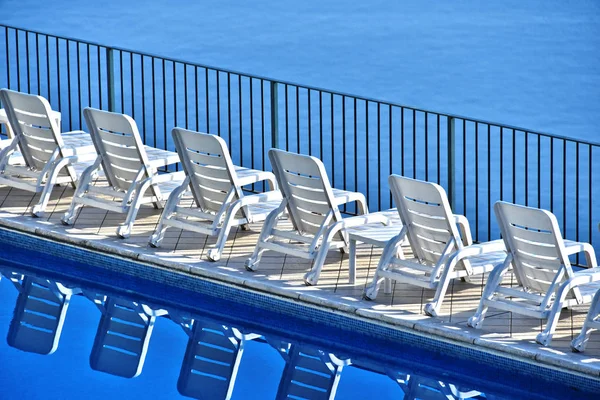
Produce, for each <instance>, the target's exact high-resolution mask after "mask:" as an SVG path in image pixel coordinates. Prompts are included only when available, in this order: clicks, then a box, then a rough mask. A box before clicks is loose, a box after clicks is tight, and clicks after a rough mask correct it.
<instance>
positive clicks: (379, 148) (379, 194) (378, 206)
mask: <svg viewBox="0 0 600 400" xmlns="http://www.w3.org/2000/svg"><path fill="white" fill-rule="evenodd" d="M367 158H368V155H367ZM377 184H378V187H379V191H378V192H377V210H378V211H380V210H381V103H380V102H377Z"/></svg>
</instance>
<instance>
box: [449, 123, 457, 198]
mask: <svg viewBox="0 0 600 400" xmlns="http://www.w3.org/2000/svg"><path fill="white" fill-rule="evenodd" d="M455 148H456V132H455V119H454V117H448V201H449V202H450V206H451V207H452V209H453V210H455V209H456V179H455V170H456V151H455Z"/></svg>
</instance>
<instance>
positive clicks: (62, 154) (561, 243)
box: [0, 89, 600, 351]
mask: <svg viewBox="0 0 600 400" xmlns="http://www.w3.org/2000/svg"><path fill="white" fill-rule="evenodd" d="M0 100H1V101H2V104H3V105H4V106H5V107H6V111H7V116H8V120H9V122H10V124H11V127H12V131H13V133H14V135H15V137H14V139H13V141H12V142H11V144H10V145H9V146H7V147H5V148H4V149H3V150H2V151H0V184H5V185H10V186H13V187H17V188H20V189H24V190H30V191H33V192H42V196H41V199H40V201H39V202H38V204H37V205H36V206H35V207H34V208H33V214H34V215H38V216H39V215H41V214H42V213H43V212H44V208H45V207H46V205H47V202H48V198H49V196H50V193H51V191H52V188H53V187H54V185H55V184H58V183H69V184H72V185H74V186H77V189H76V191H75V194H74V197H73V200H72V202H71V205H70V207H69V209H68V211H67V212H66V214H65V215H64V216H63V218H62V222H63V223H65V224H67V225H70V224H72V223H74V222H75V219H76V217H77V213H78V211H79V210H80V208H81V207H82V206H84V205H85V206H92V207H98V208H102V209H105V210H109V211H114V212H119V213H124V214H126V218H125V222H124V223H123V224H122V225H120V226H119V228H118V230H117V234H118V235H119V236H120V237H123V238H126V237H128V236H129V235H130V233H131V229H132V226H133V224H134V222H135V218H136V215H137V212H138V211H139V208H140V206H141V205H142V204H152V205H153V206H154V207H155V208H161V207H163V204H165V201H166V205H165V208H164V210H163V211H162V214H161V217H160V220H159V223H158V226H157V228H156V230H155V232H154V233H153V234H152V236H151V237H150V238H149V244H150V245H151V246H154V247H157V246H159V245H160V242H161V240H162V238H163V236H164V233H165V230H166V229H168V227H171V226H172V227H177V228H180V229H186V230H192V231H196V232H201V233H205V234H207V235H211V236H217V237H218V239H217V244H216V246H215V247H214V248H213V249H211V251H210V252H209V254H208V257H209V259H210V260H212V261H216V260H219V259H220V256H221V252H222V250H223V247H224V245H225V241H226V240H227V236H228V234H229V231H230V229H231V228H232V227H235V226H241V227H242V229H245V228H247V227H248V224H250V223H256V222H263V221H264V222H263V226H262V230H261V233H260V235H259V238H258V243H257V245H256V247H255V249H254V252H253V254H252V255H251V257H250V258H249V259H248V260H247V262H246V268H247V269H248V270H250V271H254V270H256V269H258V268H259V264H260V260H261V255H262V254H263V253H264V252H265V251H267V250H270V251H276V252H279V253H284V254H289V255H293V256H297V257H302V258H305V259H308V260H311V261H312V268H311V270H310V271H309V272H308V273H307V274H306V275H305V282H306V284H309V285H316V284H317V283H318V279H319V275H320V272H321V269H322V267H323V264H324V261H325V257H326V255H327V252H328V251H329V250H330V249H343V250H347V251H349V252H350V256H351V261H350V273H349V280H350V283H354V279H355V271H354V269H355V257H356V243H357V242H365V243H370V244H372V245H377V246H383V247H384V249H383V253H382V256H381V258H380V260H379V264H378V266H377V270H376V272H375V276H374V277H373V281H372V283H371V284H370V285H369V286H368V287H367V288H366V290H365V294H364V297H365V298H366V299H375V298H376V296H377V293H378V291H379V287H380V285H381V283H384V289H385V291H386V292H389V291H390V290H391V281H392V280H395V281H398V282H404V283H409V284H411V285H416V286H420V287H424V288H429V289H434V290H435V291H436V292H435V296H434V299H433V301H432V302H431V303H429V304H427V305H426V306H425V309H424V311H425V313H426V314H428V315H432V316H435V315H437V314H438V313H439V311H440V308H441V306H442V303H443V300H444V296H445V293H446V291H447V289H448V286H449V284H450V282H451V281H452V280H453V279H458V278H460V279H464V280H469V279H470V278H471V277H473V276H476V275H482V274H486V273H490V275H489V278H488V280H487V284H486V287H485V289H484V292H483V295H482V298H481V301H480V304H479V307H478V309H477V311H476V313H475V315H474V316H473V317H472V318H471V319H469V322H468V324H469V326H472V327H475V328H478V327H480V326H481V324H482V323H483V320H484V318H485V316H486V311H487V310H488V308H496V309H500V310H504V311H511V312H514V313H519V314H523V315H527V316H531V317H535V318H541V319H547V320H548V323H547V324H546V327H545V329H544V330H543V331H542V332H541V333H540V334H539V335H538V336H537V339H536V340H537V341H538V342H539V343H540V344H544V345H548V344H550V341H551V338H552V333H553V332H554V329H555V327H556V325H557V322H558V318H559V315H560V312H561V310H562V309H563V308H565V307H572V306H575V305H582V304H588V303H590V302H591V301H592V298H593V296H594V293H596V292H597V290H598V289H599V288H600V284H598V281H600V269H598V268H597V261H596V256H595V253H594V249H593V247H592V246H591V245H590V244H587V243H578V242H573V241H569V240H563V238H562V235H561V232H560V228H559V226H558V222H557V220H556V218H555V217H554V215H553V214H552V213H550V212H548V211H545V210H540V209H535V208H531V207H524V206H520V205H515V204H510V203H506V202H503V201H499V202H497V203H496V204H495V207H494V211H495V214H496V218H497V220H498V223H499V226H500V230H501V233H502V238H503V239H502V240H495V241H491V242H486V243H479V244H473V241H472V238H471V232H470V227H469V223H468V220H467V219H466V218H465V217H464V216H457V215H454V214H453V213H452V210H451V208H450V204H449V202H448V198H447V196H446V192H445V191H444V189H443V188H442V187H441V186H439V185H437V184H435V183H431V182H424V181H419V180H415V179H410V178H406V177H402V176H398V175H391V176H390V177H389V183H390V190H391V192H392V195H393V198H394V201H395V204H396V206H397V209H392V210H386V211H380V212H374V213H369V210H368V208H367V204H366V199H365V196H364V195H363V194H361V193H356V192H350V191H345V190H338V189H335V188H332V187H331V184H330V182H329V179H328V177H327V173H326V170H325V167H324V165H323V163H322V162H321V161H320V160H319V159H317V158H315V157H311V156H306V155H301V154H294V153H290V152H286V151H283V150H279V149H271V150H270V151H269V160H270V162H271V166H272V168H273V173H270V172H265V171H259V170H253V169H247V168H243V167H239V166H235V165H234V164H233V162H232V160H231V157H230V155H229V151H228V149H227V146H226V143H225V142H224V141H223V140H222V139H221V138H219V137H217V136H214V135H209V134H203V133H198V132H192V131H189V130H185V129H182V128H174V129H173V131H172V135H173V140H174V142H175V146H176V149H177V152H176V153H175V152H169V151H164V150H158V149H153V148H149V147H147V146H144V144H143V143H142V141H141V138H140V135H139V132H138V130H137V127H136V124H135V121H134V120H133V119H132V118H130V117H128V116H126V115H123V114H117V113H109V112H106V111H101V110H96V109H92V108H86V109H85V110H84V117H85V120H86V123H87V127H88V129H89V130H90V134H89V135H88V134H87V133H85V132H72V133H66V134H61V132H60V130H59V128H58V126H57V124H56V121H55V119H53V117H51V115H52V114H51V109H50V106H49V104H48V102H47V101H46V100H45V99H44V98H42V97H40V96H32V95H28V94H23V93H18V92H14V91H10V90H6V89H2V90H0ZM90 143H91V146H90ZM92 150H93V151H92ZM15 159H16V160H15ZM177 162H181V164H182V166H183V171H181V172H175V173H161V174H159V173H158V172H157V171H158V168H160V167H162V166H166V165H170V164H174V163H177ZM100 176H103V177H104V179H97V178H98V177H100ZM262 181H266V182H268V183H269V186H270V189H271V190H270V191H267V192H264V193H259V194H250V195H248V194H245V193H244V191H243V187H244V186H246V185H249V184H252V183H257V182H262ZM190 198H191V199H192V200H193V202H194V206H193V207H189V204H187V203H186V204H187V205H185V206H183V205H182V204H183V203H182V201H183V200H184V199H190ZM348 203H356V204H357V213H358V216H355V217H343V216H342V213H341V211H340V206H341V205H344V204H348ZM290 225H291V228H289V226H290ZM403 246H405V247H404V248H403ZM406 246H410V256H407V255H406V254H405V250H406V249H407V248H406ZM576 253H584V254H585V256H586V261H587V267H588V268H587V269H583V270H575V269H574V268H573V267H572V265H571V262H570V260H569V257H570V256H572V255H574V254H576ZM510 272H512V273H513V274H514V276H515V278H516V282H517V284H518V285H517V286H515V287H511V288H507V287H504V286H503V285H502V278H503V277H504V276H505V275H506V274H507V273H510ZM599 301H600V300H599V296H596V297H595V301H594V302H593V304H592V306H591V308H590V316H589V317H588V319H587V321H586V325H585V326H584V331H585V332H582V336H580V337H579V338H578V339H576V340H575V341H574V343H573V349H574V350H576V351H581V350H583V349H584V348H585V343H586V341H587V337H588V336H589V332H590V331H591V330H592V329H596V328H598V322H597V319H598V318H597V315H598V309H599V307H600V306H599V305H598V302H599Z"/></svg>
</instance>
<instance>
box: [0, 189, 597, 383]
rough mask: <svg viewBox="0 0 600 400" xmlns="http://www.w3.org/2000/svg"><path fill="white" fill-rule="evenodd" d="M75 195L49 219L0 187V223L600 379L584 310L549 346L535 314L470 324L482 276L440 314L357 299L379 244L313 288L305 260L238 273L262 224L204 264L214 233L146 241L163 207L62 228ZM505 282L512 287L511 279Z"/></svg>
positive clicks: (403, 292)
mask: <svg viewBox="0 0 600 400" xmlns="http://www.w3.org/2000/svg"><path fill="white" fill-rule="evenodd" d="M72 195H73V189H72V188H70V187H57V188H55V190H54V191H53V195H52V199H51V201H50V204H49V206H48V208H47V211H46V215H45V217H44V218H32V217H30V216H29V212H30V210H31V207H32V205H33V204H35V202H36V201H35V200H36V198H37V196H34V195H32V194H31V193H29V192H25V191H21V190H17V189H13V188H9V187H5V186H0V225H4V226H7V227H11V228H16V229H20V230H23V231H26V232H31V233H35V234H37V235H40V236H46V237H52V238H54V239H58V240H61V241H67V242H71V243H75V244H77V243H79V244H82V245H85V246H87V247H92V248H96V249H102V250H103V251H106V252H112V253H115V254H120V255H123V256H127V257H135V258H137V259H138V260H141V261H146V262H149V263H152V264H159V265H163V266H166V267H169V268H175V269H178V270H182V271H185V272H188V273H192V274H195V275H198V276H205V277H209V278H212V279H218V280H222V281H227V282H229V283H234V284H239V285H242V286H244V287H249V288H252V289H255V290H260V291H267V292H270V293H273V294H275V295H281V296H286V297H290V298H294V299H299V300H300V301H305V302H307V303H311V304H317V305H322V306H325V307H328V308H334V309H339V310H340V311H342V312H348V313H352V314H354V315H358V316H361V317H364V318H369V319H377V320H381V321H383V322H386V323H390V324H394V325H398V326H401V327H404V328H410V329H414V330H415V331H419V332H422V333H427V334H432V335H436V336H439V337H444V338H446V339H451V340H456V341H459V342H462V343H471V344H472V345H474V346H483V347H486V348H488V349H491V350H492V351H501V352H504V353H509V354H512V355H514V356H518V357H525V358H529V359H532V361H533V362H540V363H544V364H549V365H554V366H558V367H562V368H568V369H573V370H576V371H579V372H582V373H584V374H586V375H592V376H594V377H596V378H598V377H600V332H598V333H595V334H592V338H591V340H590V343H589V344H588V346H587V350H586V352H585V353H584V354H574V353H571V351H570V349H569V343H570V341H571V339H573V338H574V337H575V336H576V335H577V334H578V333H579V331H580V329H581V326H582V324H583V320H584V317H585V315H586V312H587V308H584V309H582V310H565V311H563V313H562V314H561V319H560V323H559V325H558V328H557V330H556V333H555V335H554V339H553V342H552V346H551V347H548V348H545V347H542V346H539V345H537V344H536V343H535V336H536V334H537V333H539V332H540V331H541V329H542V326H543V321H541V320H537V319H534V318H529V317H523V316H519V315H513V314H512V313H509V312H494V310H490V313H489V314H488V315H489V316H488V317H487V318H486V320H485V322H484V327H483V329H481V330H475V329H471V328H468V327H467V326H466V321H467V319H468V318H469V317H470V316H471V315H473V313H474V312H475V309H476V307H477V305H478V302H479V299H480V296H481V293H482V291H483V286H484V284H485V279H486V277H478V278H476V279H475V280H474V281H473V282H470V283H467V282H460V281H456V282H454V283H452V284H451V286H450V288H449V290H448V296H447V298H446V301H445V303H444V306H443V308H442V312H441V317H440V318H430V317H427V316H426V315H424V313H423V311H422V310H423V306H424V305H425V304H426V303H427V302H428V301H430V300H431V299H432V297H433V294H434V292H433V291H432V290H426V289H422V288H419V287H415V286H410V285H406V284H394V286H393V291H392V293H391V294H389V295H386V294H384V293H383V290H381V291H380V293H379V296H378V298H377V300H376V301H373V302H367V301H365V300H362V293H363V290H364V288H365V285H366V284H367V283H368V282H369V281H370V279H372V277H373V273H374V271H375V268H376V266H377V262H378V259H379V254H380V251H381V249H377V248H372V247H371V246H367V245H362V244H359V247H358V252H357V254H358V259H357V280H356V284H354V285H350V284H348V257H347V255H345V254H342V253H340V252H336V251H331V252H330V253H329V255H328V258H327V261H326V264H325V267H324V268H323V273H322V275H321V279H320V281H319V285H318V286H313V287H307V286H305V285H304V283H303V280H302V278H303V275H304V273H305V272H306V271H307V270H308V269H309V268H310V264H309V263H308V262H307V261H306V260H303V259H298V258H294V257H290V256H283V255H281V254H275V253H273V252H266V253H265V255H264V256H263V259H262V262H261V263H260V265H259V269H258V271H257V272H248V271H246V270H245V269H244V261H245V260H246V259H247V258H248V257H249V256H250V254H251V253H252V250H253V248H254V245H255V243H256V240H257V238H258V234H259V232H260V228H261V226H260V225H251V229H250V230H249V231H242V230H241V229H240V230H236V229H235V228H234V229H233V230H232V232H231V234H230V236H229V240H228V241H227V245H226V247H225V250H224V251H223V256H222V259H221V261H220V262H218V263H211V262H209V261H207V258H206V255H205V252H206V251H207V250H208V249H209V248H210V246H211V245H213V244H214V243H215V238H207V237H206V236H204V235H201V234H196V233H193V232H187V231H181V230H179V229H174V228H170V229H168V230H167V233H166V236H165V239H164V241H163V243H162V247H161V248H160V249H152V248H150V247H148V245H147V241H148V237H149V236H150V234H151V233H152V232H153V230H154V227H155V226H156V223H157V221H158V217H159V215H160V210H155V209H153V208H152V207H149V206H144V207H142V209H141V210H140V213H139V216H138V219H137V222H136V224H135V226H134V229H133V232H132V235H131V238H129V239H126V240H122V239H119V238H117V237H116V234H115V230H116V226H117V224H118V223H119V222H122V221H123V220H124V215H122V214H116V213H112V212H106V211H103V210H99V209H94V208H90V207H84V208H83V210H82V212H81V213H80V215H79V217H78V219H77V220H76V222H75V224H74V225H73V226H71V227H65V226H63V225H62V224H61V223H60V218H61V216H62V215H63V214H64V212H65V211H66V209H67V207H68V205H69V204H70V201H71V198H72ZM506 284H511V279H510V278H508V280H507V282H506Z"/></svg>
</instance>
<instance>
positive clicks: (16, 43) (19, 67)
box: [15, 29, 58, 92]
mask: <svg viewBox="0 0 600 400" xmlns="http://www.w3.org/2000/svg"><path fill="white" fill-rule="evenodd" d="M56 41H57V42H58V38H56ZM57 47H58V46H57ZM15 53H16V59H17V91H19V92H20V91H21V62H20V59H21V57H20V56H19V29H15Z"/></svg>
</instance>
